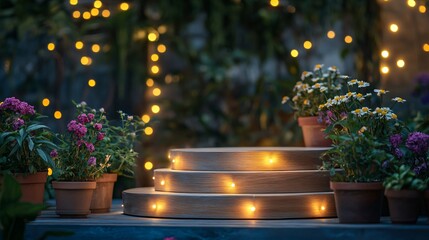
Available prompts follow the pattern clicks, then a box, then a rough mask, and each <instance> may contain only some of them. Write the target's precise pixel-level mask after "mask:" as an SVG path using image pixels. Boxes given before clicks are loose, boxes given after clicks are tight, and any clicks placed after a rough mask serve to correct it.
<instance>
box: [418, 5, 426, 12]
mask: <svg viewBox="0 0 429 240" xmlns="http://www.w3.org/2000/svg"><path fill="white" fill-rule="evenodd" d="M419 12H420V13H425V12H426V6H424V5H420V6H419Z"/></svg>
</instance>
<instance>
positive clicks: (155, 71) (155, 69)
mask: <svg viewBox="0 0 429 240" xmlns="http://www.w3.org/2000/svg"><path fill="white" fill-rule="evenodd" d="M150 71H151V72H152V73H153V74H157V73H159V67H158V66H156V65H154V66H152V67H151V68H150Z"/></svg>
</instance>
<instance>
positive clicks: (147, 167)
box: [144, 162, 153, 170]
mask: <svg viewBox="0 0 429 240" xmlns="http://www.w3.org/2000/svg"><path fill="white" fill-rule="evenodd" d="M144 168H145V169H146V170H151V169H152V168H153V163H151V162H146V163H145V164H144Z"/></svg>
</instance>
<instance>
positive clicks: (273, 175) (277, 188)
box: [154, 169, 331, 194]
mask: <svg viewBox="0 0 429 240" xmlns="http://www.w3.org/2000/svg"><path fill="white" fill-rule="evenodd" d="M154 183H155V190H156V191H166V192H182V193H228V194H231V193H252V194H253V193H293V192H295V193H298V192H327V191H331V190H330V188H329V171H321V170H297V171H185V170H170V169H156V170H155V181H154Z"/></svg>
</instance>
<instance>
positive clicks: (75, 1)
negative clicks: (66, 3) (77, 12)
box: [70, 0, 78, 5]
mask: <svg viewBox="0 0 429 240" xmlns="http://www.w3.org/2000/svg"><path fill="white" fill-rule="evenodd" d="M77 4H78V0H70V5H77Z"/></svg>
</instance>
